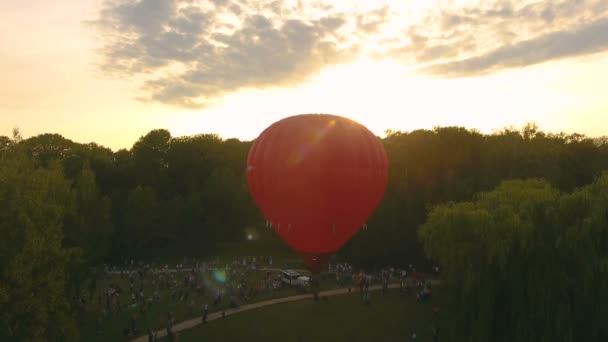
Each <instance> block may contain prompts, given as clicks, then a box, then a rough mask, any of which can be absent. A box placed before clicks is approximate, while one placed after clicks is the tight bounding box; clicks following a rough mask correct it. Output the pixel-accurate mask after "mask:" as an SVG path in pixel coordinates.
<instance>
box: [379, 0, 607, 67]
mask: <svg viewBox="0 0 608 342" xmlns="http://www.w3.org/2000/svg"><path fill="white" fill-rule="evenodd" d="M607 15H608V3H607V2H606V1H605V0H587V1H585V0H580V1H571V0H563V1H543V2H532V3H530V2H525V1H508V0H502V1H494V2H481V3H480V4H479V5H478V6H472V7H460V8H440V9H439V10H438V11H436V12H432V13H430V14H429V15H427V16H426V17H425V18H424V19H422V20H421V21H420V22H419V23H418V24H416V25H413V26H411V27H409V28H408V30H407V31H406V33H405V35H404V37H403V41H405V42H406V44H402V45H401V46H397V47H393V48H392V49H389V52H388V53H387V54H388V55H389V56H391V57H392V58H396V59H398V60H402V61H407V62H409V63H418V64H421V65H422V66H421V68H420V70H419V71H420V73H426V74H433V75H435V76H440V77H465V76H473V75H480V74H487V73H490V72H495V71H497V70H501V69H508V68H518V67H525V66H529V65H533V64H538V63H543V62H548V61H552V60H556V59H561V58H567V57H576V56H581V55H585V54H591V53H596V52H601V51H605V50H608V44H607V42H608V34H607V33H606V32H608V26H607V22H606V17H607Z"/></svg>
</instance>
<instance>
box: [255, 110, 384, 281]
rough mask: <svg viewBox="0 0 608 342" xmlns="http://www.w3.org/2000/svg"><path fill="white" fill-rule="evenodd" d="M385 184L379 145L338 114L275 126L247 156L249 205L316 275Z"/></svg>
mask: <svg viewBox="0 0 608 342" xmlns="http://www.w3.org/2000/svg"><path fill="white" fill-rule="evenodd" d="M387 180H388V161H387V157H386V153H385V151H384V147H383V145H382V143H381V142H380V140H379V139H378V138H377V137H376V136H375V135H374V134H373V133H372V132H370V131H369V130H368V129H367V128H365V127H364V126H363V125H361V124H359V123H357V122H355V121H353V120H350V119H347V118H344V117H340V116H336V115H329V114H303V115H296V116H292V117H288V118H285V119H282V120H280V121H277V122H275V123H274V124H272V125H271V126H270V127H268V128H267V129H266V130H264V131H263V132H262V133H261V134H260V136H259V137H258V138H257V139H256V140H255V142H254V143H253V145H252V147H251V149H250V151H249V155H248V158H247V183H248V185H249V190H250V192H251V195H252V196H253V199H254V201H255V202H256V204H257V205H258V207H259V209H260V210H261V211H262V213H263V214H264V216H265V217H266V219H267V220H268V222H269V224H270V225H271V226H272V227H273V228H274V230H275V231H276V232H277V233H278V234H279V235H280V236H281V238H283V240H285V241H286V242H287V244H288V245H289V246H290V247H291V248H292V249H293V250H295V251H297V252H299V253H302V254H304V255H305V258H304V259H305V262H306V264H307V266H308V268H309V270H311V272H313V270H312V269H314V270H315V271H316V272H313V274H314V273H318V271H317V270H320V268H321V267H320V266H319V264H320V263H323V262H324V263H326V261H327V255H330V254H332V253H334V252H336V251H337V250H338V249H339V248H340V247H341V246H342V245H344V243H346V242H347V241H348V240H349V239H350V238H351V237H352V236H353V235H354V234H355V233H356V232H357V231H358V230H359V229H360V228H361V227H362V226H363V225H364V224H365V222H366V221H367V219H368V218H369V216H370V215H371V214H372V213H373V211H374V210H375V209H376V207H377V206H378V204H379V203H380V200H381V199H382V196H383V194H384V191H385V188H386V185H387ZM311 268H312V269H311Z"/></svg>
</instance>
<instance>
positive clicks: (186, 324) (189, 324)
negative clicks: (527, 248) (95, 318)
mask: <svg viewBox="0 0 608 342" xmlns="http://www.w3.org/2000/svg"><path fill="white" fill-rule="evenodd" d="M432 282H433V283H435V282H436V281H432ZM388 287H389V289H394V288H399V284H389V285H388ZM357 288H358V287H357V286H353V287H351V289H352V292H353V293H356V292H359V291H358V290H357ZM381 289H382V285H372V286H370V287H369V290H370V291H378V290H381ZM348 293H349V292H348V288H347V287H344V288H340V289H334V290H327V291H321V292H319V297H322V296H337V295H343V294H348ZM312 298H313V295H312V294H310V293H309V294H301V295H297V296H289V297H283V298H276V299H270V300H265V301H262V302H257V303H253V304H247V305H243V306H241V307H239V308H236V309H227V310H225V313H226V317H228V316H230V315H234V314H236V313H239V312H243V311H249V310H253V309H257V308H261V307H264V306H269V305H274V304H280V303H287V302H293V301H297V300H303V299H312ZM220 318H222V312H221V311H218V312H213V313H210V314H209V315H208V316H207V322H209V321H213V320H216V319H220ZM199 324H202V318H201V317H200V316H199V317H197V318H193V319H190V320H187V321H183V322H181V323H178V324H175V325H173V332H176V333H177V332H180V331H183V330H186V329H191V328H194V327H195V326H197V325H199ZM165 336H167V331H166V329H163V330H159V331H157V332H156V338H157V339H158V338H161V337H165ZM147 340H148V336H147V335H144V336H140V337H138V338H136V339H133V340H131V342H146V341H147Z"/></svg>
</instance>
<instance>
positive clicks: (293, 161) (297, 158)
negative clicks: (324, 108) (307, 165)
mask: <svg viewBox="0 0 608 342" xmlns="http://www.w3.org/2000/svg"><path fill="white" fill-rule="evenodd" d="M334 126H336V120H330V121H329V122H328V123H327V126H326V127H323V128H322V129H320V130H319V131H317V132H315V134H314V135H313V136H312V137H311V139H310V142H309V143H308V144H302V146H300V148H299V149H298V150H297V151H294V153H293V154H292V155H291V156H290V158H289V159H288V163H289V165H291V166H296V165H298V164H300V163H301V162H302V161H303V160H304V159H305V158H306V156H307V155H308V154H309V153H310V152H311V151H312V150H313V149H314V148H315V147H316V145H317V144H318V143H319V142H320V141H321V140H323V137H325V135H327V133H328V132H329V131H330V130H331V129H332V128H333V127H334Z"/></svg>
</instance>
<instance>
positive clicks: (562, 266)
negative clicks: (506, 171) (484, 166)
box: [420, 174, 608, 341]
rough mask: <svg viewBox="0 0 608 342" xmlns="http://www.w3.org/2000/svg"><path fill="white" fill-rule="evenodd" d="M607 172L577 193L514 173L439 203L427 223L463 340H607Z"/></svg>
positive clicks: (431, 250) (430, 249) (426, 236)
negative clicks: (484, 189)
mask: <svg viewBox="0 0 608 342" xmlns="http://www.w3.org/2000/svg"><path fill="white" fill-rule="evenodd" d="M606 194H608V174H605V175H604V176H603V177H601V178H600V179H598V180H597V181H596V183H594V184H593V185H591V186H589V187H586V188H584V189H582V190H579V191H577V192H575V193H573V194H572V195H563V194H562V193H560V192H559V191H557V190H556V189H554V188H553V187H551V186H550V185H549V184H548V183H547V182H546V181H542V180H528V181H519V180H513V181H505V182H503V183H502V184H501V185H500V186H499V187H498V188H497V189H496V190H494V191H492V192H488V193H482V194H479V195H478V196H477V199H476V200H475V201H474V202H462V203H449V204H443V205H439V206H437V207H435V208H434V209H433V210H432V211H431V213H430V214H429V218H428V221H427V222H426V223H425V224H424V225H423V226H422V228H421V230H420V238H421V241H422V243H423V244H424V248H425V251H426V252H427V253H428V255H429V257H431V258H432V259H434V260H437V261H438V262H439V263H440V264H441V265H442V266H443V267H442V269H443V277H442V282H443V284H442V285H443V286H442V288H443V289H445V295H446V298H447V303H448V307H449V312H450V313H451V314H453V317H452V319H451V320H450V323H451V324H449V329H448V331H449V333H450V335H451V336H450V337H451V338H452V339H454V340H462V341H575V340H577V341H578V340H585V341H604V340H606V338H608V328H607V327H606V325H605V324H603V323H600V321H602V320H604V319H605V318H604V317H605V315H606V313H607V311H606V309H605V307H606V306H607V305H608V296H607V295H606V294H605V291H599V289H601V288H603V287H605V286H606V284H607V281H608V268H607V267H606V266H608V263H607V262H608V215H606V209H605V208H606V205H608V196H606Z"/></svg>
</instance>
